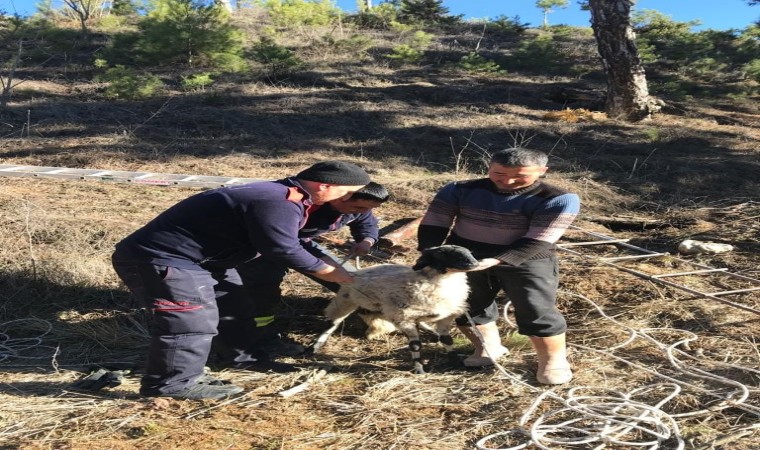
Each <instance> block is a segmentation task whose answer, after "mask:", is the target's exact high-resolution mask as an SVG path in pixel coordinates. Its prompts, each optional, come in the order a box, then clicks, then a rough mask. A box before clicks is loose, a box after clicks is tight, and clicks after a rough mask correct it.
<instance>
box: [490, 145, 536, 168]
mask: <svg viewBox="0 0 760 450" xmlns="http://www.w3.org/2000/svg"><path fill="white" fill-rule="evenodd" d="M548 162H549V155H547V154H546V153H544V152H541V151H538V150H531V149H528V148H520V147H515V148H507V149H504V150H499V151H498V152H495V153H494V154H493V155H491V163H492V164H493V163H496V164H500V165H502V166H507V167H528V166H539V167H546V164H547V163H548Z"/></svg>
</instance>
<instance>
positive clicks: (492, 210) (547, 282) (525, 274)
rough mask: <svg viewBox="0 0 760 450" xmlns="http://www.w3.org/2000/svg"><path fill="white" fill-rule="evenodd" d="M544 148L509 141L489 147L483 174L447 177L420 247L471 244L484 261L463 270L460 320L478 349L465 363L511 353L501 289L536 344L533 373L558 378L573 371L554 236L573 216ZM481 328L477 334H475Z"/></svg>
mask: <svg viewBox="0 0 760 450" xmlns="http://www.w3.org/2000/svg"><path fill="white" fill-rule="evenodd" d="M548 159H549V158H548V156H547V155H546V154H545V153H542V152H539V151H535V150H528V149H524V148H511V149H507V150H501V151H498V152H496V153H494V154H493V156H492V157H491V161H490V163H489V166H488V178H482V179H475V180H468V181H460V182H454V183H450V184H447V185H446V186H444V187H443V188H442V189H441V190H440V191H439V192H438V193H437V194H436V196H435V198H434V199H433V201H432V203H431V204H430V206H429V208H428V210H427V212H426V213H425V216H424V218H423V219H422V223H421V224H420V227H419V232H418V239H419V248H420V249H425V248H428V247H433V246H436V245H440V244H442V243H444V242H446V243H449V244H456V245H461V246H463V247H467V248H468V249H470V250H471V251H472V252H473V254H474V255H475V257H476V258H478V259H480V260H481V262H482V263H483V264H484V265H485V266H486V267H488V268H487V269H486V270H482V271H477V272H468V274H467V276H468V279H469V283H470V288H471V293H470V297H469V300H468V302H469V314H470V316H471V317H472V320H473V322H474V324H475V328H476V330H477V333H476V330H473V329H472V327H471V323H470V322H469V320H468V319H467V318H466V317H460V318H458V319H457V325H459V328H460V330H461V331H462V332H463V333H464V335H465V336H467V338H468V339H469V340H470V341H471V342H472V343H473V345H474V347H475V351H474V353H473V354H472V355H470V356H468V357H467V358H465V360H464V365H465V366H468V367H478V366H486V365H492V364H493V361H494V360H496V359H498V358H500V357H502V356H505V355H507V354H508V353H509V351H508V350H507V348H506V347H504V346H503V345H502V343H501V337H500V336H499V330H498V328H497V326H496V319H497V318H498V306H497V304H496V302H495V298H496V295H497V294H498V293H499V291H500V290H502V289H503V290H504V292H505V294H506V295H507V297H508V299H509V300H510V301H511V302H512V304H513V305H514V308H515V317H516V320H517V326H518V331H519V332H520V333H521V334H524V335H527V336H529V338H530V341H531V343H532V345H533V348H534V349H535V351H536V355H537V360H538V370H537V372H536V378H537V380H538V382H539V383H542V384H562V383H566V382H568V381H570V380H571V379H572V377H573V373H572V371H571V368H570V364H569V362H568V361H567V354H566V346H565V330H566V327H567V325H566V322H565V319H564V317H563V316H562V314H561V313H560V312H559V311H558V309H557V307H556V291H557V286H558V268H557V258H556V255H555V245H554V244H555V242H557V240H559V238H560V237H561V236H562V234H563V233H564V232H565V230H566V229H567V227H568V226H570V224H571V223H572V221H573V220H574V219H575V217H576V216H577V214H578V212H579V209H580V200H579V198H578V196H577V195H576V194H573V193H570V192H567V191H564V190H562V189H560V188H558V187H555V186H552V185H549V184H546V183H544V182H542V181H540V180H539V178H541V176H542V175H544V173H546V171H547V166H546V165H547V162H548ZM478 334H479V335H480V336H482V341H481V339H480V338H479V337H478Z"/></svg>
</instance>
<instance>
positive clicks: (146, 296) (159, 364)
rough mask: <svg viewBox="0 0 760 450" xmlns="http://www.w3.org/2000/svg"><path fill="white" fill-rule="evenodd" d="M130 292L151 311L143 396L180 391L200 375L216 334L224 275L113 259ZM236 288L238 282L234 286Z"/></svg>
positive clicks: (117, 271)
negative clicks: (218, 300)
mask: <svg viewBox="0 0 760 450" xmlns="http://www.w3.org/2000/svg"><path fill="white" fill-rule="evenodd" d="M113 265H114V269H115V270H116V273H117V274H118V275H119V277H120V278H121V279H122V281H124V283H125V284H126V285H127V287H128V288H129V290H130V291H132V293H133V294H134V295H135V297H137V299H138V300H139V301H140V302H141V303H142V304H143V305H144V306H146V307H148V308H150V309H151V310H152V311H153V315H152V321H151V327H150V334H151V338H150V345H149V349H148V359H147V362H146V368H145V376H144V377H143V379H142V390H141V392H142V393H143V394H149V395H150V394H152V395H158V394H162V393H163V394H169V393H173V392H178V391H180V390H182V389H183V388H185V387H186V386H188V385H191V384H193V383H194V382H195V380H196V379H197V378H198V377H200V376H201V375H202V374H203V367H204V366H205V364H206V360H207V359H208V355H209V351H210V349H211V340H212V338H213V337H214V336H215V335H216V334H217V326H218V324H219V310H218V308H217V298H218V297H224V296H225V295H227V294H228V292H227V291H225V290H221V289H218V287H224V286H225V284H230V285H235V282H234V280H233V282H232V283H227V281H226V280H225V279H224V278H225V275H226V273H225V272H222V273H217V274H212V273H211V272H209V271H206V270H187V269H178V268H174V267H167V266H160V265H153V264H149V263H135V262H124V261H118V260H116V259H114V261H113ZM237 284H238V285H239V283H237Z"/></svg>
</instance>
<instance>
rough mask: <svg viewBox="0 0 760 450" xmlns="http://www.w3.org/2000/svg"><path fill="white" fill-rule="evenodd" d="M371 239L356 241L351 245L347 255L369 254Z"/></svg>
mask: <svg viewBox="0 0 760 450" xmlns="http://www.w3.org/2000/svg"><path fill="white" fill-rule="evenodd" d="M372 244H373V242H372V241H367V240H364V241H361V242H357V243H356V244H354V245H353V246H352V247H351V252H350V253H349V257H351V256H365V255H369V251H370V249H372Z"/></svg>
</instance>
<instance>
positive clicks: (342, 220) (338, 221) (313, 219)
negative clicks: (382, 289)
mask: <svg viewBox="0 0 760 450" xmlns="http://www.w3.org/2000/svg"><path fill="white" fill-rule="evenodd" d="M345 225H348V228H349V229H350V230H351V237H353V238H354V241H356V242H361V241H362V240H364V239H366V238H369V239H372V242H373V243H374V242H377V240H378V239H379V228H378V220H377V218H376V217H375V216H374V215H373V214H372V211H367V212H365V213H361V214H341V213H340V212H338V211H337V210H335V209H334V208H333V207H332V206H330V204H329V203H326V204H324V205H322V206H321V207H320V208H319V209H317V210H316V211H314V212H313V213H312V214H310V215H309V219H308V220H307V221H306V225H304V227H303V228H301V231H299V233H298V236H299V237H300V238H301V240H302V241H303V244H304V246H305V247H306V249H307V250H308V251H309V252H310V253H312V254H314V255H316V256H323V255H324V253H322V252H321V251H320V250H319V249H318V247H316V246H315V244H314V243H313V242H312V239H313V238H315V237H317V236H319V235H322V234H325V233H327V232H330V231H335V230H339V229H340V228H341V227H343V226H345Z"/></svg>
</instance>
